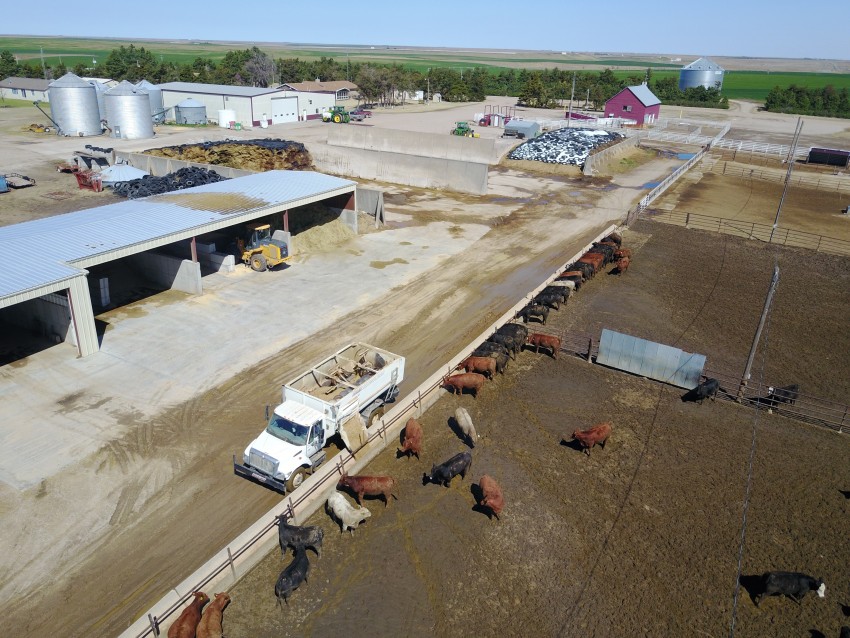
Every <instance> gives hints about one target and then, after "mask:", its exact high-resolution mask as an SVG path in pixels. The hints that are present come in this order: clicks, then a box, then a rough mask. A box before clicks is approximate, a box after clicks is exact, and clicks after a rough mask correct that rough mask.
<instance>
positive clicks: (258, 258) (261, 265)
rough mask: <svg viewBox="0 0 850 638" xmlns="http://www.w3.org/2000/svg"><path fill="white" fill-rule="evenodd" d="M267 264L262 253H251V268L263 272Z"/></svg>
mask: <svg viewBox="0 0 850 638" xmlns="http://www.w3.org/2000/svg"><path fill="white" fill-rule="evenodd" d="M268 267H269V266H268V264H267V263H266V258H265V257H264V256H263V255H252V256H251V268H252V269H253V270H256V271H257V272H263V271H264V270H266V269H267V268H268Z"/></svg>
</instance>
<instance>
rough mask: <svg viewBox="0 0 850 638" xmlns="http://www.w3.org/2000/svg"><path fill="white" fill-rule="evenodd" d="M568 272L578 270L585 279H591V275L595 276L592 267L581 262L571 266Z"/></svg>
mask: <svg viewBox="0 0 850 638" xmlns="http://www.w3.org/2000/svg"><path fill="white" fill-rule="evenodd" d="M570 270H578V271H579V272H580V273H581V274H582V275H583V276H584V278H585V279H592V278H593V275H595V274H596V271H595V270H593V266H591V265H590V264H586V263H584V262H583V261H577V262H576V263H574V264H572V265H571V266H570V267H569V268H567V271H570Z"/></svg>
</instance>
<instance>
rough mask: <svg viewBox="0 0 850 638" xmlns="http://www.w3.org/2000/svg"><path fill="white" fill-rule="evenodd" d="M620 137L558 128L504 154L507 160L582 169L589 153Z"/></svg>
mask: <svg viewBox="0 0 850 638" xmlns="http://www.w3.org/2000/svg"><path fill="white" fill-rule="evenodd" d="M621 137H623V136H622V135H620V134H619V133H610V132H608V131H599V130H595V129H588V128H562V129H558V130H557V131H550V132H549V133H544V134H543V135H541V136H540V137H536V138H534V139H532V140H528V141H527V142H526V143H525V144H522V145H521V146H518V147H516V148H515V149H514V150H512V151H511V152H510V153H509V154H508V159H513V160H532V161H535V162H546V163H547V164H575V165H576V166H582V165H583V164H584V162H585V160H586V159H587V156H588V155H589V154H590V152H591V151H592V150H593V149H595V148H597V147H599V146H603V145H605V144H610V143H611V142H613V141H615V140H618V139H620V138H621Z"/></svg>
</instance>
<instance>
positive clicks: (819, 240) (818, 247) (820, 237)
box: [815, 235, 823, 253]
mask: <svg viewBox="0 0 850 638" xmlns="http://www.w3.org/2000/svg"><path fill="white" fill-rule="evenodd" d="M822 240H823V235H818V246H817V248H815V252H816V253H819V252H820V243H821V241H822Z"/></svg>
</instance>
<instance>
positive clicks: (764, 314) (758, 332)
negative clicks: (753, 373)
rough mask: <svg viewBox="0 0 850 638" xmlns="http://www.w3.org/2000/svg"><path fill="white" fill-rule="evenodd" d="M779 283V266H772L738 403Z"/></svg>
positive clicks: (747, 380)
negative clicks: (770, 277) (768, 285)
mask: <svg viewBox="0 0 850 638" xmlns="http://www.w3.org/2000/svg"><path fill="white" fill-rule="evenodd" d="M778 283H779V266H774V267H773V278H772V279H771V280H770V288H769V289H768V291H767V298H766V299H765V300H764V310H762V311H761V319H760V320H759V326H758V328H756V334H755V336H754V337H753V345H752V347H751V348H750V356H749V357H747V367H746V368H744V376H742V377H741V385H740V386H738V396H737V397H736V398H735V401H737V402H738V403H740V402H741V400H742V399H743V398H744V390H745V389H746V387H747V383H749V381H750V370H751V369H752V367H753V359H755V358H756V350H757V349H758V345H759V340H760V339H761V331H762V329H763V328H764V323H765V321H766V320H767V315H768V313H769V312H770V304H771V303H772V302H773V293H775V292H776V284H778Z"/></svg>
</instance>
